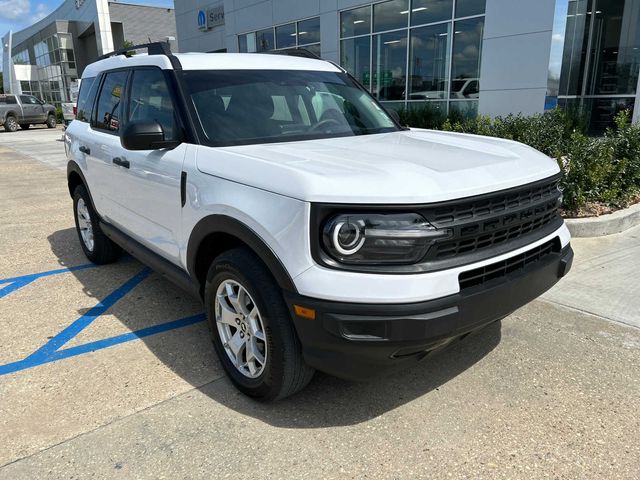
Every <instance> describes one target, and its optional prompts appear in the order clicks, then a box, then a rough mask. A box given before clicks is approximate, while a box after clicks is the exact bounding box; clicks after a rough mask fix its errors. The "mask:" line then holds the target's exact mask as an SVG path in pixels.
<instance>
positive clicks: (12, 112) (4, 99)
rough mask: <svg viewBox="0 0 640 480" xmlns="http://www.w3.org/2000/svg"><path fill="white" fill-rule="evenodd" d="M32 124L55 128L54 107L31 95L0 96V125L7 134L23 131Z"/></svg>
mask: <svg viewBox="0 0 640 480" xmlns="http://www.w3.org/2000/svg"><path fill="white" fill-rule="evenodd" d="M34 124H45V125H46V126H47V127H49V128H55V127H56V107H54V106H53V105H51V104H50V103H44V102H43V101H42V100H40V99H39V98H37V97H34V96H33V95H0V125H4V129H5V130H6V131H7V132H15V131H16V130H18V125H19V126H20V128H22V129H23V130H26V129H28V128H29V127H30V126H31V125H34Z"/></svg>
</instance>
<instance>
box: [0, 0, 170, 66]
mask: <svg viewBox="0 0 640 480" xmlns="http://www.w3.org/2000/svg"><path fill="white" fill-rule="evenodd" d="M62 3H63V0H0V38H1V37H3V36H4V34H5V33H7V32H8V31H9V30H13V31H14V32H16V31H18V30H22V29H23V28H25V27H28V26H29V25H33V24H34V23H35V22H37V21H38V20H41V19H42V18H44V17H46V16H47V15H48V14H49V13H51V12H52V11H54V10H55V9H56V8H58V7H59V6H60V5H62ZM123 3H138V4H143V5H157V6H161V7H173V0H124V1H123ZM1 68H2V56H0V69H1Z"/></svg>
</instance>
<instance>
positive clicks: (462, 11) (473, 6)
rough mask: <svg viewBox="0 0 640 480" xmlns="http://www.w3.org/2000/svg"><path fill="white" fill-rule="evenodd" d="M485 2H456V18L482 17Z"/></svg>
mask: <svg viewBox="0 0 640 480" xmlns="http://www.w3.org/2000/svg"><path fill="white" fill-rule="evenodd" d="M486 4H487V0H456V18H460V17H470V16H472V15H484V11H485V9H486V6H487V5H486Z"/></svg>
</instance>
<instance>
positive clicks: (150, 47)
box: [98, 42, 171, 60]
mask: <svg viewBox="0 0 640 480" xmlns="http://www.w3.org/2000/svg"><path fill="white" fill-rule="evenodd" d="M143 48H146V49H147V53H148V54H149V55H166V56H170V55H171V46H170V45H169V42H151V43H142V44H140V45H132V46H131V47H125V48H121V49H120V50H116V51H115V52H109V53H106V54H104V55H102V56H101V57H99V58H98V60H104V59H105V58H110V57H115V56H116V55H126V54H127V53H129V52H131V51H133V50H141V49H143Z"/></svg>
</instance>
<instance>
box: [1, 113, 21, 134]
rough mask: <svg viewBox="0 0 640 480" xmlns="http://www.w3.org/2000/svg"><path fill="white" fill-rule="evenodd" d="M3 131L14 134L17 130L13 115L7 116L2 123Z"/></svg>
mask: <svg viewBox="0 0 640 480" xmlns="http://www.w3.org/2000/svg"><path fill="white" fill-rule="evenodd" d="M4 129H5V130H6V131H7V132H15V131H16V130H18V121H17V120H16V117H14V116H13V115H9V116H8V117H7V118H6V120H5V121H4Z"/></svg>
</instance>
